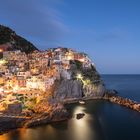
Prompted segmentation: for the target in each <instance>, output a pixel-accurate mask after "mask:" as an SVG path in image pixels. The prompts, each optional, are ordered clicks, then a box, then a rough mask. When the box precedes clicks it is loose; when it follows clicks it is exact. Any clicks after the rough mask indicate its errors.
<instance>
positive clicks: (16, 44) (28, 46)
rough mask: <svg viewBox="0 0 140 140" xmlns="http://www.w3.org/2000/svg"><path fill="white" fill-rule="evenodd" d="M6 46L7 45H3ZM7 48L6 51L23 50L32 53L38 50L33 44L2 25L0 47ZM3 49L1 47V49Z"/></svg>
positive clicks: (0, 26)
mask: <svg viewBox="0 0 140 140" xmlns="http://www.w3.org/2000/svg"><path fill="white" fill-rule="evenodd" d="M3 44H5V45H3ZM1 45H2V47H3V46H4V48H2V49H4V50H5V47H6V50H21V51H22V52H25V53H30V52H33V51H35V50H38V49H37V48H36V47H35V46H34V45H33V44H32V43H30V42H29V41H27V40H26V39H24V38H22V37H20V36H19V35H17V34H16V33H15V32H14V31H13V30H12V29H10V28H8V27H6V26H3V25H0V46H1ZM0 48H1V47H0Z"/></svg>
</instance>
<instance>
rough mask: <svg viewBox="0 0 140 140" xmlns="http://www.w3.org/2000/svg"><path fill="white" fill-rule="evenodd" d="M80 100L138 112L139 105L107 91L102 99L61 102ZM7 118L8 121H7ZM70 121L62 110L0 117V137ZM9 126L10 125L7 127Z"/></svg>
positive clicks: (73, 100)
mask: <svg viewBox="0 0 140 140" xmlns="http://www.w3.org/2000/svg"><path fill="white" fill-rule="evenodd" d="M80 100H82V101H89V100H106V101H109V102H111V103H115V104H118V105H121V106H124V107H127V108H129V109H132V110H134V111H137V112H140V103H137V102H135V101H132V100H130V99H127V98H123V97H120V96H118V95H116V94H114V92H113V93H111V92H110V91H108V93H106V94H105V95H104V96H103V97H84V98H79V99H65V100H63V102H62V103H63V104H64V105H66V104H73V103H78V102H79V101H80ZM7 118H8V119H7ZM68 119H70V114H69V113H68V112H67V111H66V110H65V109H64V110H63V109H62V110H56V111H55V112H54V113H50V114H49V115H48V114H47V113H42V114H34V115H33V117H29V118H27V117H26V116H22V117H20V118H19V116H17V117H16V116H15V118H14V117H10V116H9V117H4V116H2V115H1V116H0V135H2V134H4V133H6V132H8V131H10V130H13V129H17V128H30V127H35V126H38V125H41V124H49V123H53V122H61V121H66V120H68ZM9 124H10V125H9Z"/></svg>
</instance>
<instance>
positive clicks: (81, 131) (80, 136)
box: [68, 106, 94, 140]
mask: <svg viewBox="0 0 140 140" xmlns="http://www.w3.org/2000/svg"><path fill="white" fill-rule="evenodd" d="M85 110H86V108H85V107H84V106H76V107H75V109H74V111H73V118H72V119H71V120H70V121H69V122H68V126H69V128H68V129H69V132H70V133H69V138H70V139H71V140H91V139H92V140H93V136H94V134H93V133H94V132H93V131H92V128H91V127H90V123H91V121H93V118H92V117H91V116H90V115H89V114H87V113H86V112H85ZM78 113H85V116H84V117H83V118H82V119H80V120H77V119H76V117H75V116H76V114H78Z"/></svg>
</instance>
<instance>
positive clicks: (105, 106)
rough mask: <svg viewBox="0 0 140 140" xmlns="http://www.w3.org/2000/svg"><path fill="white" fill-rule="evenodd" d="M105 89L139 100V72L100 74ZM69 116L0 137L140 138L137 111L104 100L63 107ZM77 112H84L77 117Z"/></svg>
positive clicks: (45, 139)
mask: <svg viewBox="0 0 140 140" xmlns="http://www.w3.org/2000/svg"><path fill="white" fill-rule="evenodd" d="M102 79H103V80H104V82H105V85H106V87H107V88H108V89H115V90H117V91H118V95H120V96H123V97H126V98H129V99H132V100H135V101H137V102H140V75H102ZM66 107H67V109H68V110H69V111H70V112H71V114H72V119H70V120H68V121H64V122H59V123H53V124H46V125H41V126H38V127H35V128H29V129H17V130H12V131H10V132H8V133H5V134H3V135H0V140H140V113H138V112H136V111H133V110H131V109H128V108H126V107H123V106H120V105H117V104H113V103H110V102H108V101H103V100H92V101H87V102H86V104H85V105H81V104H79V103H75V104H71V105H67V106H66ZM77 113H85V116H84V117H83V118H82V119H79V120H77V119H76V114H77Z"/></svg>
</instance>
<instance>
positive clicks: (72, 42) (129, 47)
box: [0, 0, 140, 74]
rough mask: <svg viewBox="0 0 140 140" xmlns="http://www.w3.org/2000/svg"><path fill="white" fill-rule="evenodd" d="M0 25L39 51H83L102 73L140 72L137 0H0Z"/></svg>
mask: <svg viewBox="0 0 140 140" xmlns="http://www.w3.org/2000/svg"><path fill="white" fill-rule="evenodd" d="M0 24H3V25H6V26H9V27H10V28H12V29H13V30H15V31H16V33H17V34H19V35H21V36H23V37H24V38H26V39H28V40H29V41H31V42H32V43H33V44H34V45H36V46H37V47H38V48H40V49H42V50H44V49H47V48H50V47H57V46H62V47H68V48H73V49H75V50H78V51H82V52H86V53H87V54H89V56H90V57H91V58H92V60H93V62H94V63H95V64H96V66H97V70H98V71H99V72H100V73H104V74H112V73H113V74H120V73H121V74H140V0H1V4H0Z"/></svg>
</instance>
